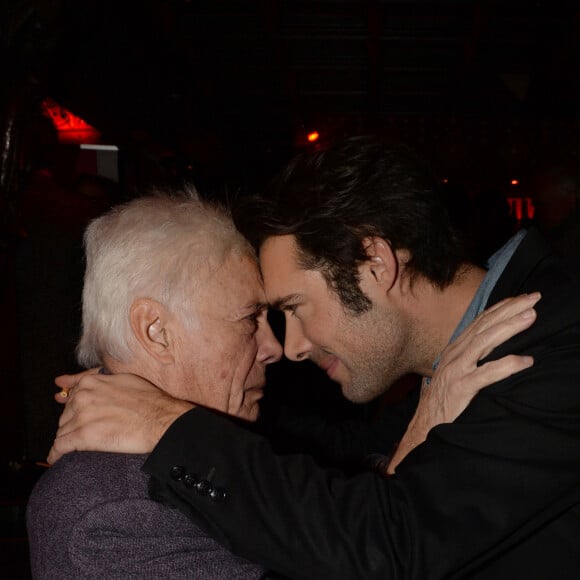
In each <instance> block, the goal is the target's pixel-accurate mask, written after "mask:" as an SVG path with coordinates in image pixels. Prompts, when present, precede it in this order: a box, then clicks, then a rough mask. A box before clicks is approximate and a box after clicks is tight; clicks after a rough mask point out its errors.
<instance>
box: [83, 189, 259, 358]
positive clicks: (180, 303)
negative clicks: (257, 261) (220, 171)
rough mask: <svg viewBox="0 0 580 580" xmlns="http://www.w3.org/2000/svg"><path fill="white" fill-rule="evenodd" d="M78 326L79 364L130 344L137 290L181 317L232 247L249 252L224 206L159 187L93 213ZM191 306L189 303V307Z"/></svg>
mask: <svg viewBox="0 0 580 580" xmlns="http://www.w3.org/2000/svg"><path fill="white" fill-rule="evenodd" d="M84 244H85V252H86V270H85V280H84V288H83V328H82V336H81V339H80V342H79V344H78V347H77V359H78V361H79V364H81V365H82V366H84V367H87V368H89V367H94V366H99V365H101V364H103V357H104V356H105V355H108V356H110V357H112V358H113V359H115V360H118V361H121V362H126V361H128V360H129V359H130V358H131V356H132V354H133V352H132V345H133V335H132V333H131V328H130V321H129V315H130V309H131V305H132V304H133V302H134V301H135V300H136V299H137V298H150V299H153V300H157V301H159V302H160V303H162V304H163V305H165V306H166V307H167V308H169V309H170V310H172V311H173V312H176V311H181V312H183V313H184V314H183V315H184V317H185V321H184V322H185V323H186V324H188V325H189V326H190V327H191V326H193V325H194V323H195V319H194V317H192V316H191V314H190V315H189V316H187V315H186V314H185V313H186V312H191V306H192V305H194V301H195V290H196V288H197V287H198V284H199V283H203V281H204V280H205V279H206V278H207V276H208V274H211V272H212V271H214V270H217V269H218V268H219V267H220V266H221V265H222V264H223V262H224V260H225V259H226V258H227V257H228V255H229V254H230V253H232V252H235V253H238V254H240V255H248V256H252V257H254V256H255V254H254V250H253V249H252V247H251V246H250V244H249V242H247V241H246V239H245V238H244V237H243V236H242V235H241V234H240V233H239V232H238V231H237V230H236V228H235V226H234V224H233V222H232V220H231V217H230V216H229V214H228V213H227V211H226V210H225V209H224V208H222V207H220V206H217V205H214V204H211V203H208V202H205V201H201V200H200V199H199V197H198V196H197V193H196V191H195V189H194V188H192V187H186V188H184V189H183V190H181V191H179V192H164V191H157V192H155V194H154V195H151V196H148V197H142V198H139V199H136V200H134V201H130V202H128V203H126V204H124V205H120V206H118V207H115V208H113V209H112V210H111V211H109V212H108V213H106V214H104V215H103V216H101V217H99V218H97V219H95V220H93V221H92V222H91V223H90V224H89V226H88V227H87V229H86V231H85V236H84ZM188 307H189V308H188Z"/></svg>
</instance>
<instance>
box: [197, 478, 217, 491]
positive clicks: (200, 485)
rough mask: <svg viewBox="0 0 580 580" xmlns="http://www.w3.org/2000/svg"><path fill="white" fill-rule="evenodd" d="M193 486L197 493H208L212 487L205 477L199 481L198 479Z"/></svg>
mask: <svg viewBox="0 0 580 580" xmlns="http://www.w3.org/2000/svg"><path fill="white" fill-rule="evenodd" d="M195 488H196V490H197V493H199V495H208V494H209V493H210V492H211V491H212V489H213V487H212V485H211V483H210V482H209V481H208V480H207V479H202V480H201V481H198V482H197V485H196V486H195Z"/></svg>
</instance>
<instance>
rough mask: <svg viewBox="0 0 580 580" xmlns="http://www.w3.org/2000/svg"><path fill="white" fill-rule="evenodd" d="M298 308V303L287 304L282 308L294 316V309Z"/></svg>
mask: <svg viewBox="0 0 580 580" xmlns="http://www.w3.org/2000/svg"><path fill="white" fill-rule="evenodd" d="M297 308H298V304H288V305H287V306H286V307H285V308H284V310H285V311H286V312H289V313H290V316H296V309H297Z"/></svg>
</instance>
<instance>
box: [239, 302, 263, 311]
mask: <svg viewBox="0 0 580 580" xmlns="http://www.w3.org/2000/svg"><path fill="white" fill-rule="evenodd" d="M267 309H268V303H267V302H252V303H250V304H248V305H247V306H244V308H243V310H244V311H246V312H261V311H262V310H267Z"/></svg>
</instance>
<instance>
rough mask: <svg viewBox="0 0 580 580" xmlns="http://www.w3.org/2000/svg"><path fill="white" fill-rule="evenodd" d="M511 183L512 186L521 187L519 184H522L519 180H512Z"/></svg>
mask: <svg viewBox="0 0 580 580" xmlns="http://www.w3.org/2000/svg"><path fill="white" fill-rule="evenodd" d="M510 183H511V184H512V185H519V184H520V182H519V181H518V180H517V179H512V180H511V181H510Z"/></svg>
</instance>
